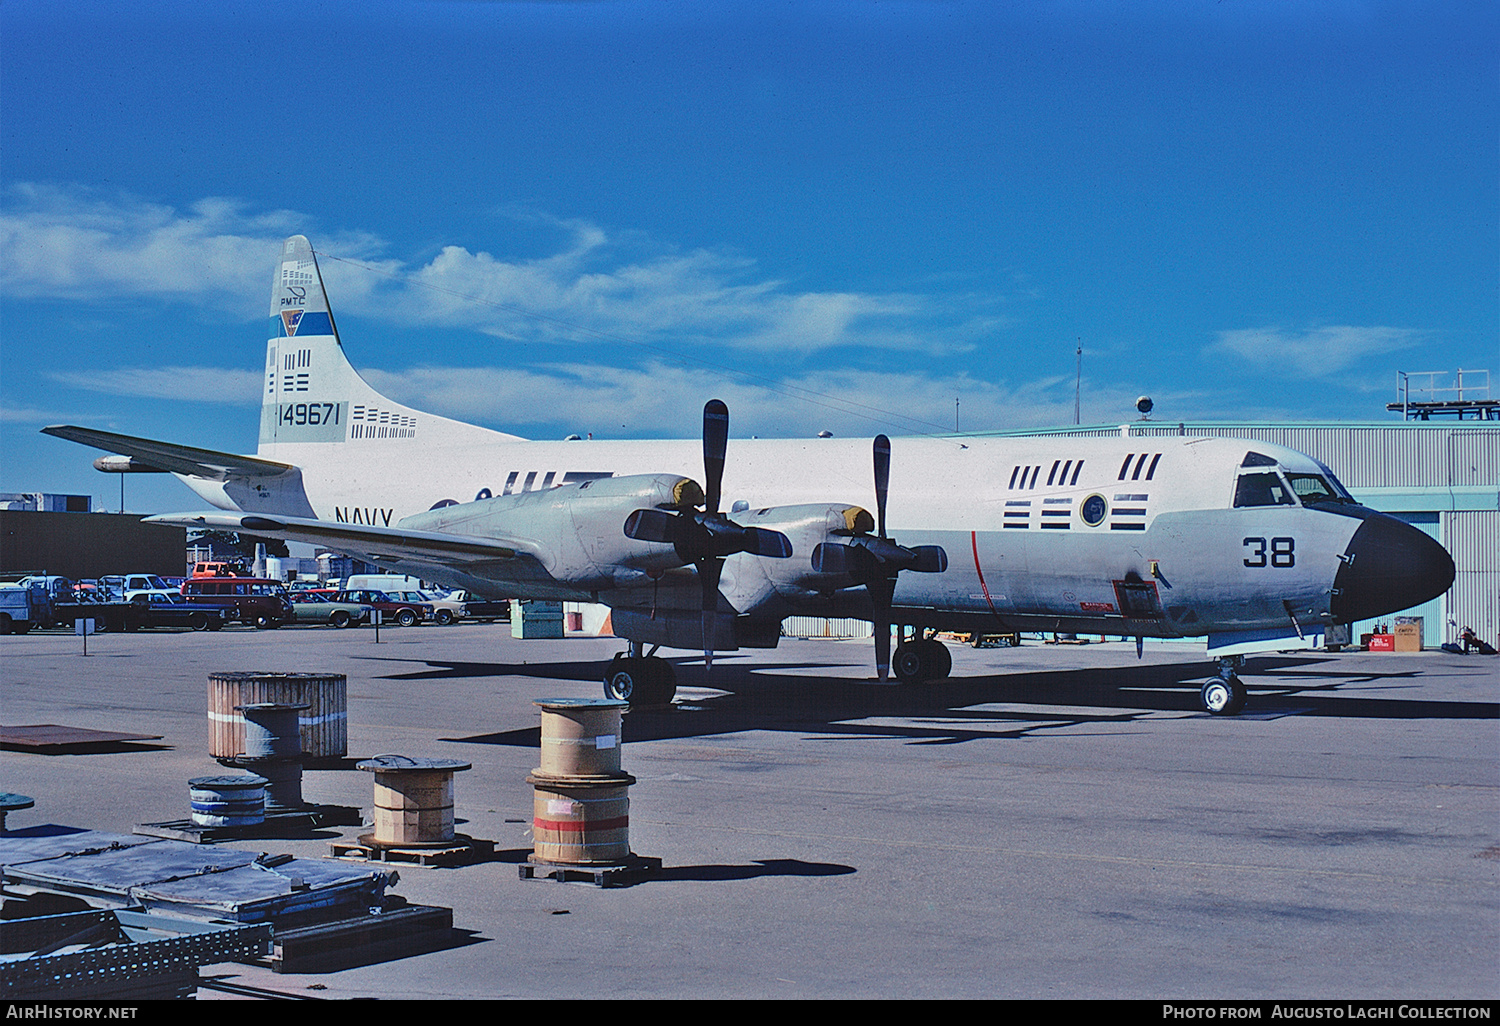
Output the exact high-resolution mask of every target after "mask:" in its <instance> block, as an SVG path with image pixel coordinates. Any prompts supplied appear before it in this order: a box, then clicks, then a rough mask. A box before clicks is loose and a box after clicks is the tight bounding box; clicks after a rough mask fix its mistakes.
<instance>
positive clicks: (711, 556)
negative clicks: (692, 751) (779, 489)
mask: <svg viewBox="0 0 1500 1026" xmlns="http://www.w3.org/2000/svg"><path fill="white" fill-rule="evenodd" d="M728 443H729V407H727V406H725V405H724V404H723V403H722V402H720V401H719V400H718V399H710V400H709V401H708V403H707V404H706V405H704V407H703V474H704V479H705V480H706V481H707V482H708V489H707V491H706V492H705V493H703V496H702V499H703V510H702V511H701V512H700V511H699V510H697V509H695V508H694V506H696V505H697V503H696V501H694V500H696V499H697V498H698V496H696V495H692V496H686V497H685V498H684V501H683V503H682V505H680V506H679V507H678V509H677V510H676V511H668V510H663V509H638V510H636V511H635V512H633V513H631V514H630V516H629V517H628V518H626V520H625V535H626V537H629V538H634V539H636V540H637V541H648V542H662V543H670V544H671V545H672V546H673V547H674V548H676V549H677V554H678V555H679V556H680V557H682V561H683V562H684V563H691V564H693V566H694V567H696V568H697V570H698V581H699V584H700V586H701V587H702V589H703V662H704V666H705V668H712V667H713V659H714V654H713V649H714V645H713V625H714V617H715V615H716V614H717V613H718V608H719V578H720V576H721V575H722V574H723V572H724V557H725V556H732V555H734V554H735V553H736V552H748V553H750V554H752V555H756V556H769V557H771V558H773V559H785V558H787V557H788V556H790V555H791V554H792V543H791V541H790V540H789V539H788V538H787V536H786V535H784V534H782V533H781V532H780V531H770V530H766V529H765V528H761V527H741V526H740V525H739V524H736V523H735V522H734V521H732V520H730V519H729V518H728V517H726V516H724V515H723V514H722V513H720V512H719V498H720V492H721V488H722V485H723V481H724V451H725V449H726V448H727V446H728Z"/></svg>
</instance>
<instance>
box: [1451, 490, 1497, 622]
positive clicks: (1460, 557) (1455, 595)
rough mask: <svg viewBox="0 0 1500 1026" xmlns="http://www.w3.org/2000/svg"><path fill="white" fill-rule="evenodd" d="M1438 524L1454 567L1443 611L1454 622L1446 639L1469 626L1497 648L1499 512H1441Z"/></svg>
mask: <svg viewBox="0 0 1500 1026" xmlns="http://www.w3.org/2000/svg"><path fill="white" fill-rule="evenodd" d="M1442 523H1443V545H1444V546H1445V547H1446V548H1447V549H1448V551H1449V552H1450V553H1451V554H1452V555H1453V562H1454V563H1455V564H1456V565H1457V566H1458V575H1457V577H1456V578H1455V579H1454V581H1453V587H1452V588H1450V589H1449V590H1448V603H1447V609H1446V611H1445V614H1444V615H1445V616H1446V617H1447V618H1448V619H1449V620H1452V621H1454V626H1452V627H1449V628H1448V631H1447V638H1448V640H1450V641H1452V640H1455V638H1456V637H1457V633H1458V631H1457V628H1459V627H1473V628H1474V633H1476V634H1478V635H1479V636H1480V637H1481V638H1484V639H1485V640H1486V641H1488V642H1489V643H1490V644H1491V645H1495V646H1496V647H1500V514H1497V513H1486V512H1463V513H1444V514H1443V515H1442ZM1445 626H1446V625H1445Z"/></svg>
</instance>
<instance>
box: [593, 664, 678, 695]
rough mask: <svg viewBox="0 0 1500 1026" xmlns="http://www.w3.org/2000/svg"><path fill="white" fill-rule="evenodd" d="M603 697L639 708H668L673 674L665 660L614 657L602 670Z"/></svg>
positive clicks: (674, 688)
mask: <svg viewBox="0 0 1500 1026" xmlns="http://www.w3.org/2000/svg"><path fill="white" fill-rule="evenodd" d="M604 695H605V697H606V698H612V699H615V700H616V701H621V702H629V703H630V704H631V705H632V706H638V707H641V708H647V707H650V706H665V705H671V704H672V699H673V698H675V697H676V695H677V673H676V671H675V670H673V669H672V664H671V663H669V662H667V661H666V660H665V659H658V658H656V657H655V656H624V655H617V656H615V657H614V658H613V659H611V660H610V661H609V664H608V665H607V666H606V667H605V669H604Z"/></svg>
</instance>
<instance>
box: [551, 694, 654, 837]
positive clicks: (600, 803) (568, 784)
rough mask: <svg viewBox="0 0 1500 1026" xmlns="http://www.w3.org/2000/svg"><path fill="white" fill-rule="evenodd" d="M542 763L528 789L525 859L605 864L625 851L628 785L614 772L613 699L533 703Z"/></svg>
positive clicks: (619, 707) (618, 707)
mask: <svg viewBox="0 0 1500 1026" xmlns="http://www.w3.org/2000/svg"><path fill="white" fill-rule="evenodd" d="M535 704H536V705H538V706H539V707H540V708H541V710H542V728H541V748H542V759H541V761H542V764H541V765H540V766H538V767H537V768H536V769H534V770H532V772H531V775H530V776H528V777H527V778H526V782H527V783H528V784H530V785H531V786H532V788H533V789H534V796H533V812H532V821H531V827H532V843H533V851H532V858H531V861H533V862H539V863H563V864H569V865H611V864H619V863H623V862H625V861H627V860H628V859H629V858H630V857H631V852H630V796H629V788H630V785H631V784H633V783H635V777H632V776H631V775H630V774H628V773H625V772H623V771H622V770H621V769H620V724H621V714H622V713H623V712H624V710H625V709H627V708H629V705H630V703H628V702H622V701H616V700H613V699H583V698H554V699H538V700H537V702H536V703H535Z"/></svg>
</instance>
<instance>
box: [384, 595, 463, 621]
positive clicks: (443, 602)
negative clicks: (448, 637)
mask: <svg viewBox="0 0 1500 1026" xmlns="http://www.w3.org/2000/svg"><path fill="white" fill-rule="evenodd" d="M386 594H387V595H389V596H390V597H391V598H393V599H395V600H396V601H397V602H415V603H423V602H425V603H426V604H427V605H429V606H431V607H432V621H433V622H434V623H436V624H437V625H438V626H439V627H446V626H448V625H449V624H450V623H453V622H455V621H457V620H461V619H463V617H464V616H465V615H467V614H466V611H465V610H464V604H463V603H462V602H459V601H457V600H453V599H446V598H437V597H435V596H432V595H429V594H428V593H427V592H425V591H388V592H386Z"/></svg>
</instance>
